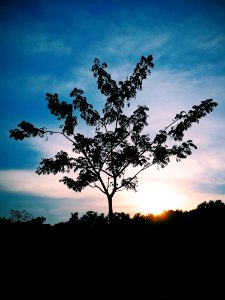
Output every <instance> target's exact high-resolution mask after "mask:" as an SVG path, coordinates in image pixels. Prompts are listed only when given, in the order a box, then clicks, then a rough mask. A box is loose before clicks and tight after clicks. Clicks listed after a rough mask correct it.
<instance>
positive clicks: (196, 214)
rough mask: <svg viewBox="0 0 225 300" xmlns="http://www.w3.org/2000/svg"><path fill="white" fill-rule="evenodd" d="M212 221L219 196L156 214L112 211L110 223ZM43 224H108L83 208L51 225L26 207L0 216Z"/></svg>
mask: <svg viewBox="0 0 225 300" xmlns="http://www.w3.org/2000/svg"><path fill="white" fill-rule="evenodd" d="M191 222H192V223H195V224H196V223H198V224H206V223H208V224H211V225H212V224H215V223H221V222H225V203H223V202H222V201H221V200H215V201H212V200H210V201H208V202H206V201H205V202H203V203H201V204H199V205H198V206H197V208H196V209H193V210H190V211H182V210H167V211H164V212H163V213H161V214H159V215H155V214H151V213H149V214H145V215H144V214H141V213H136V214H134V215H133V217H131V216H130V214H128V213H124V212H115V213H114V214H113V224H114V225H157V224H158V225H160V224H178V223H179V224H181V223H191ZM7 224H10V225H19V224H23V225H45V226H46V225H47V226H50V227H63V226H68V225H73V226H75V225H77V226H84V227H94V226H104V225H108V224H109V218H108V215H105V214H104V213H98V212H95V211H91V210H90V211H86V213H85V214H83V215H82V216H79V213H78V212H74V213H71V216H70V218H69V220H68V221H65V222H59V223H56V224H54V225H50V224H46V218H45V217H43V216H42V217H33V216H32V215H31V214H30V213H29V212H28V211H26V210H14V209H11V210H10V217H9V218H5V217H1V218H0V225H7Z"/></svg>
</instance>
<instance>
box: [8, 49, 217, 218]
mask: <svg viewBox="0 0 225 300" xmlns="http://www.w3.org/2000/svg"><path fill="white" fill-rule="evenodd" d="M152 61H153V57H152V55H149V56H148V57H144V56H142V57H141V59H140V61H139V62H138V63H137V65H136V67H135V68H134V71H133V74H132V75H131V76H130V77H129V78H127V79H126V80H125V81H119V82H118V83H117V82H116V81H115V80H113V79H112V78H111V75H110V74H109V73H108V72H107V71H106V69H107V64H106V63H103V64H101V63H100V60H99V59H97V58H96V59H95V60H94V64H93V66H92V72H93V75H94V77H95V78H96V80H97V85H98V89H99V90H100V92H101V93H102V94H103V95H104V96H105V97H106V102H105V105H104V107H103V110H102V113H101V114H100V113H99V112H97V111H96V110H95V109H94V108H93V106H92V105H91V104H90V103H88V101H87V99H86V97H85V96H84V92H83V90H81V89H78V88H74V90H73V91H72V92H71V93H70V97H72V98H73V100H72V101H71V102H70V103H67V102H66V101H61V102H60V100H59V98H58V94H50V93H47V94H46V100H47V105H48V108H49V110H50V113H51V114H53V115H55V116H56V117H57V119H58V120H59V121H63V124H61V125H60V126H59V128H60V130H59V131H52V130H48V129H47V128H45V127H43V128H36V127H34V126H33V125H32V124H31V123H28V122H25V121H22V122H21V123H20V124H19V125H18V128H17V129H14V130H10V137H11V138H14V139H15V140H23V139H26V138H30V137H37V136H39V137H41V138H43V137H46V136H47V135H48V134H61V135H63V136H64V137H65V138H66V139H67V140H69V141H70V142H71V146H72V150H73V152H74V156H72V157H69V156H68V154H67V153H66V152H64V151H59V152H58V153H57V154H56V155H55V157H54V158H47V159H42V161H41V163H40V166H39V167H38V169H37V171H36V172H37V174H39V175H41V174H50V173H53V174H57V173H59V172H60V173H61V172H62V173H65V172H68V173H70V176H64V177H63V178H62V179H61V180H60V181H61V182H63V183H64V184H65V185H67V187H68V188H69V189H73V190H74V191H75V192H81V191H82V190H83V189H84V188H85V187H87V186H90V187H93V188H98V189H99V190H100V191H101V192H102V193H104V194H105V195H106V196H107V198H108V203H109V215H111V218H112V199H113V196H114V195H115V193H116V192H118V191H121V190H123V189H126V190H136V188H137V185H138V178H137V176H138V174H139V173H140V172H142V171H144V170H145V169H147V168H149V167H150V166H152V165H158V166H159V167H162V168H163V167H165V166H166V165H168V163H169V162H170V158H171V157H172V156H174V157H175V158H176V160H177V161H180V160H182V159H185V158H187V157H188V156H189V155H191V154H192V149H196V148H197V147H196V145H195V144H194V143H193V142H192V140H187V141H183V138H184V133H185V131H187V130H188V129H189V128H190V127H191V126H192V124H193V123H199V121H200V119H201V118H203V117H205V116H206V115H207V114H208V113H210V112H212V111H213V109H214V108H215V107H216V106H217V103H216V102H215V101H213V99H207V100H205V101H202V102H201V103H200V105H194V106H193V107H192V109H191V110H189V111H188V112H185V111H181V112H180V113H178V114H176V116H175V118H174V120H172V122H171V123H170V124H169V125H168V126H167V127H165V128H164V129H162V130H159V132H158V134H156V136H155V137H154V138H153V139H151V138H150V135H149V134H143V133H142V131H143V129H144V127H145V126H147V125H148V123H147V118H148V115H147V112H148V110H149V108H148V107H146V106H145V105H142V106H140V105H139V106H137V108H136V109H135V110H134V111H133V113H132V114H131V115H130V116H128V115H126V114H125V108H126V107H129V105H130V101H131V100H132V99H133V98H136V95H137V91H138V90H141V89H142V82H143V80H144V79H146V78H147V75H150V74H151V69H152V68H153V67H154V64H153V62H152ZM79 118H82V119H83V120H84V121H85V122H86V124H87V125H88V126H92V127H95V134H94V136H93V137H85V136H84V135H83V134H81V133H78V132H76V130H75V127H76V126H77V125H78V120H79ZM168 139H170V142H169V141H168ZM171 141H174V142H175V144H174V145H173V146H170V143H171ZM130 166H131V167H133V168H134V173H133V175H132V176H131V175H130V174H127V173H126V170H127V168H128V167H130ZM71 171H73V173H72V172H71ZM74 173H76V174H77V175H76V176H75V175H74Z"/></svg>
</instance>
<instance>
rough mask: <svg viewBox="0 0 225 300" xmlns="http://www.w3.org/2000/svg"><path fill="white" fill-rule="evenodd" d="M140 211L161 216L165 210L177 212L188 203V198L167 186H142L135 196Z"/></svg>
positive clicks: (158, 184) (155, 184) (157, 184)
mask: <svg viewBox="0 0 225 300" xmlns="http://www.w3.org/2000/svg"><path fill="white" fill-rule="evenodd" d="M135 201H136V204H137V206H138V207H139V211H140V212H141V213H143V214H148V213H152V214H155V215H157V214H160V213H162V212H163V211H165V210H170V209H172V210H176V209H178V207H181V206H182V205H184V203H185V202H186V197H185V196H184V195H182V194H181V193H179V192H177V191H176V188H173V187H171V186H168V185H166V184H160V183H154V184H146V183H145V184H142V185H140V187H139V189H138V191H137V193H136V194H135Z"/></svg>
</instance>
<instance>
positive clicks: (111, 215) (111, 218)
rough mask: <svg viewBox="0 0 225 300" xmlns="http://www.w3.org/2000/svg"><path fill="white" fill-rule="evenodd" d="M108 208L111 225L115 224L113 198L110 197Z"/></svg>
mask: <svg viewBox="0 0 225 300" xmlns="http://www.w3.org/2000/svg"><path fill="white" fill-rule="evenodd" d="M107 198H108V207H109V224H112V223H113V209H112V198H113V197H112V196H110V195H108V196H107Z"/></svg>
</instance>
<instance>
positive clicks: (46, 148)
mask: <svg viewBox="0 0 225 300" xmlns="http://www.w3.org/2000/svg"><path fill="white" fill-rule="evenodd" d="M0 45H1V56H0V63H1V72H0V76H1V80H0V101H1V110H0V116H1V118H0V124H1V126H0V143H1V145H0V151H1V155H0V215H1V216H8V215H9V210H10V209H26V210H28V211H29V212H30V213H32V214H33V215H34V216H45V217H46V218H47V222H48V223H53V224H54V223H56V222H61V221H66V220H68V219H69V217H70V213H71V212H75V211H77V212H79V213H80V215H82V214H83V213H85V212H86V211H87V210H94V211H98V212H104V213H107V200H106V199H105V198H104V195H101V194H100V193H99V192H98V191H97V190H96V191H94V190H93V189H92V190H91V191H90V190H88V189H86V190H84V191H83V192H82V193H80V194H75V193H74V192H72V191H71V190H68V189H67V188H66V187H65V186H64V185H63V184H62V183H59V182H58V180H59V179H60V176H58V175H57V176H54V175H52V176H38V175H37V174H35V170H36V168H37V167H38V164H39V162H40V160H41V158H43V157H45V158H47V157H51V156H54V155H55V154H56V153H57V152H58V151H60V150H61V149H64V150H67V151H70V148H69V145H68V144H66V143H64V141H63V140H61V139H60V138H59V137H55V138H54V137H51V138H50V139H49V141H48V142H44V141H43V140H38V139H37V140H36V139H31V140H28V141H23V142H18V141H14V140H11V139H10V138H9V130H10V129H12V128H15V127H16V125H17V124H18V123H19V122H20V121H22V120H26V121H30V122H31V123H33V124H35V125H36V126H46V127H48V128H56V126H57V122H55V118H54V117H53V116H51V115H50V113H49V111H48V109H47V106H46V101H45V94H46V92H52V93H54V92H56V93H58V94H59V97H60V99H61V100H63V99H64V100H68V101H70V100H71V98H70V97H69V94H70V92H71V91H72V90H73V88H74V87H75V86H76V87H78V88H81V89H83V90H84V92H85V94H86V96H87V98H88V101H89V102H90V103H92V104H93V105H94V107H95V108H97V109H101V108H102V107H103V105H104V101H105V99H104V97H103V96H102V95H101V94H100V93H99V91H98V89H97V84H96V81H95V78H94V77H93V75H92V73H91V66H92V63H93V60H94V58H96V57H97V58H99V59H100V60H101V62H106V63H107V64H108V72H109V73H111V74H112V77H113V78H114V79H115V80H124V79H126V77H127V76H130V75H131V74H132V71H133V69H134V67H135V65H136V63H137V62H138V61H139V59H140V57H141V56H142V55H144V56H147V55H149V54H152V55H153V58H154V61H153V62H154V64H155V66H154V69H153V70H152V74H151V75H150V76H149V77H148V79H147V80H146V81H145V82H144V84H143V90H142V91H141V92H138V95H137V99H136V100H135V101H134V102H133V105H134V106H136V105H138V104H145V105H147V106H148V107H149V108H150V111H149V126H148V128H146V132H148V133H150V136H154V133H156V132H157V131H158V130H159V129H162V128H164V127H165V125H168V124H169V122H170V121H171V120H172V119H173V117H174V116H175V115H176V113H178V112H180V111H181V110H186V111H187V110H189V109H190V108H191V107H192V106H193V105H195V104H196V105H197V104H200V102H201V101H202V100H206V99H209V98H213V99H214V100H215V101H217V103H218V107H217V108H216V109H215V110H214V111H213V112H212V113H211V114H210V115H208V116H206V117H205V118H203V119H202V120H201V121H200V123H199V124H197V125H194V126H193V127H192V128H191V129H190V130H189V131H188V133H187V134H186V136H185V138H186V139H188V138H190V139H193V141H194V142H195V144H196V145H197V146H198V149H197V150H196V151H194V152H193V154H192V155H191V156H190V157H188V158H187V159H186V160H183V161H182V162H180V163H176V162H171V164H170V165H169V166H168V167H166V168H165V169H161V170H158V169H157V168H155V167H152V168H149V169H148V170H146V171H145V172H143V173H141V174H140V177H139V187H138V191H137V193H134V192H121V193H118V195H117V196H116V197H115V200H114V203H113V207H114V211H124V212H127V213H130V214H131V215H132V214H133V213H134V212H138V211H142V212H143V213H147V212H159V211H160V210H164V209H165V210H167V209H182V210H190V209H194V208H196V207H197V205H198V204H200V203H201V202H203V201H209V200H218V199H220V200H222V201H225V151H224V149H225V118H224V117H225V1H218V0H214V1H207V0H206V1H203V0H200V1H191V0H190V1H188V0H183V1H177V0H176V1H175V0H171V1H168V0H167V1H164V0H163V1H161V0H159V1H156V0H155V1H153V0H150V1H144V0H140V1H132V0H129V1H115V0H112V1H102V0H99V1H95V0H93V1H91V0H88V1H77V0H74V1H72V0H71V1H69V0H64V1H59V0H56V1H47V0H42V1H28V0H20V1H19V0H18V1H16V0H12V1H3V3H2V4H1V11H0ZM80 129H81V130H82V131H83V132H84V133H85V132H87V129H86V128H85V127H82V126H81V127H80ZM88 130H89V129H88Z"/></svg>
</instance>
